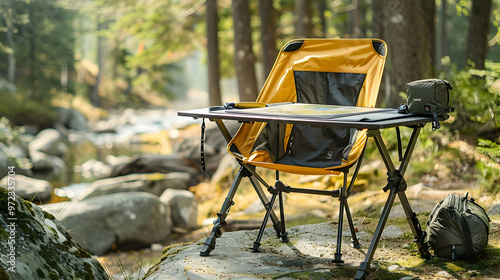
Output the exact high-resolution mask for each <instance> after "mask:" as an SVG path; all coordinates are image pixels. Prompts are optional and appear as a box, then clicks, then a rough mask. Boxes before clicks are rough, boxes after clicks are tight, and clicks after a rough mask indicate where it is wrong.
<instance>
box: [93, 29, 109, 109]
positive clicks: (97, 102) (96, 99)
mask: <svg viewBox="0 0 500 280" xmlns="http://www.w3.org/2000/svg"><path fill="white" fill-rule="evenodd" d="M107 28H108V22H107V21H105V22H103V23H99V24H98V26H97V30H98V31H101V30H105V29H107ZM105 46H106V39H105V38H104V37H103V36H99V37H98V39H97V64H98V66H99V72H98V73H97V77H96V79H95V85H94V87H93V88H92V89H91V90H90V93H89V99H90V103H91V104H92V105H94V106H95V107H100V106H101V96H100V95H99V88H100V87H101V81H102V76H103V74H104V67H105V62H106V48H105Z"/></svg>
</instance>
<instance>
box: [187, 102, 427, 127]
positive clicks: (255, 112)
mask: <svg viewBox="0 0 500 280" xmlns="http://www.w3.org/2000/svg"><path fill="white" fill-rule="evenodd" d="M177 115H179V116H184V117H193V118H208V119H211V120H216V119H220V120H234V121H239V122H277V123H289V124H303V125H312V126H319V127H346V128H357V129H383V128H390V127H399V126H414V125H420V124H425V123H428V122H432V120H433V119H432V117H431V116H419V115H413V114H399V113H398V112H397V110H396V109H391V108H363V107H351V106H335V105H318V104H301V103H294V104H286V105H279V106H269V107H263V108H252V109H226V108H224V107H223V106H218V107H209V108H201V109H191V110H183V111H179V112H177Z"/></svg>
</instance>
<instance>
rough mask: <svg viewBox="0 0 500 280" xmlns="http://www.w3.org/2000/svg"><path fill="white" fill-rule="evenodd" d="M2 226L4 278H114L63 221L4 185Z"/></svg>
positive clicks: (1, 274) (0, 254)
mask: <svg viewBox="0 0 500 280" xmlns="http://www.w3.org/2000/svg"><path fill="white" fill-rule="evenodd" d="M9 206H11V208H10V209H9V208H8V207H9ZM0 228H1V229H3V231H2V232H1V235H2V238H1V239H0V279H110V277H109V275H108V274H107V273H106V271H105V270H104V268H103V267H102V265H101V264H100V263H99V262H98V261H97V260H96V259H95V258H93V257H92V255H90V254H89V253H88V252H86V251H85V250H83V249H82V248H81V247H80V246H79V245H78V243H76V241H74V240H73V238H72V237H71V236H70V235H69V234H68V233H67V232H66V229H65V227H64V226H63V225H62V223H61V222H59V221H58V220H56V219H55V218H54V216H52V215H50V214H48V213H46V212H45V211H43V210H42V209H41V208H40V207H38V206H37V205H35V204H32V203H31V202H28V201H25V200H23V199H22V198H20V197H18V196H16V195H15V194H13V193H12V192H11V193H9V192H8V190H6V189H4V188H0ZM4 236H5V237H7V238H3V237H4ZM14 259H15V261H14Z"/></svg>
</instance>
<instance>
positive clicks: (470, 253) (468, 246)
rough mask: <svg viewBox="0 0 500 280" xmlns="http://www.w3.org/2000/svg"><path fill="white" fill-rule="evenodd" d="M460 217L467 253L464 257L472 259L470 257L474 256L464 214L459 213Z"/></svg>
mask: <svg viewBox="0 0 500 280" xmlns="http://www.w3.org/2000/svg"><path fill="white" fill-rule="evenodd" d="M460 217H461V220H462V228H463V233H464V241H465V248H466V249H467V254H466V255H465V257H466V258H468V259H472V258H474V245H473V244H472V237H471V235H470V231H469V226H468V225H467V222H466V221H465V217H464V214H460Z"/></svg>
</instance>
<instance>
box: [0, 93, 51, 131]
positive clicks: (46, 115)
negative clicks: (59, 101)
mask: <svg viewBox="0 0 500 280" xmlns="http://www.w3.org/2000/svg"><path fill="white" fill-rule="evenodd" d="M56 114H57V113H56V111H55V109H54V108H53V107H52V106H51V105H50V103H48V101H39V100H36V99H32V98H29V97H28V96H26V95H24V94H22V93H18V92H16V93H11V92H6V91H1V90H0V115H2V116H4V117H6V118H8V119H9V120H10V122H11V123H12V125H14V126H19V125H32V126H35V127H39V128H47V127H51V126H52V124H53V122H54V120H55V118H56Z"/></svg>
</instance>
